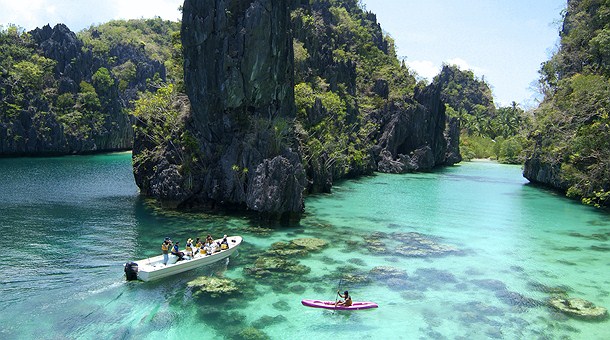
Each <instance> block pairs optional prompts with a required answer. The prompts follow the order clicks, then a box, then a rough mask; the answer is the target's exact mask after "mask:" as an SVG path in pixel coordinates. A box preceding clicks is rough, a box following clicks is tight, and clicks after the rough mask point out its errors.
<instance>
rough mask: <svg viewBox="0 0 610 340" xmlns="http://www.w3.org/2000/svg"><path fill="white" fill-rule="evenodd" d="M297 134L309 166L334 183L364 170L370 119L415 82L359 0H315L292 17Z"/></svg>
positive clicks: (371, 129)
mask: <svg viewBox="0 0 610 340" xmlns="http://www.w3.org/2000/svg"><path fill="white" fill-rule="evenodd" d="M292 23H293V27H294V32H295V40H294V55H295V79H296V86H295V97H296V106H297V121H298V126H299V129H298V132H299V133H300V136H301V138H300V139H301V143H302V146H303V149H304V151H305V161H306V162H308V163H309V166H310V167H313V168H315V169H323V170H322V171H323V172H330V173H333V174H334V175H335V176H334V177H337V178H338V177H341V176H344V175H350V174H358V173H361V172H363V171H366V170H365V167H366V165H367V164H370V161H371V159H370V155H369V153H368V151H367V150H369V149H370V148H371V146H372V143H373V142H374V141H373V140H372V138H370V136H371V134H372V133H373V132H374V131H375V130H376V129H377V128H378V126H377V125H375V123H374V122H373V121H372V120H371V119H370V117H369V115H370V114H371V113H372V112H373V111H375V110H379V109H381V108H383V106H384V105H385V104H386V103H387V101H388V100H392V99H400V98H403V97H405V96H412V95H413V89H414V88H415V85H416V81H415V78H414V77H413V76H412V75H411V74H410V72H409V70H408V69H407V68H406V67H405V66H404V64H401V63H400V62H399V60H398V58H397V57H396V53H395V51H394V45H393V41H392V39H391V38H390V37H388V36H383V34H382V32H381V29H380V28H379V25H378V24H377V21H376V17H375V15H374V14H372V13H368V12H365V11H363V10H362V8H361V7H360V6H359V4H358V1H355V0H352V1H334V0H320V1H315V2H311V3H310V4H306V5H302V6H301V7H299V8H297V9H295V10H294V11H293V13H292Z"/></svg>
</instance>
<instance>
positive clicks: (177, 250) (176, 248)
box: [172, 245, 180, 253]
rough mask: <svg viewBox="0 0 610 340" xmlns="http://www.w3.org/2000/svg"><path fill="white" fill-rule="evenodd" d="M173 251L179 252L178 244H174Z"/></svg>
mask: <svg viewBox="0 0 610 340" xmlns="http://www.w3.org/2000/svg"><path fill="white" fill-rule="evenodd" d="M172 252H174V253H179V252H180V248H178V245H175V246H174V248H173V249H172Z"/></svg>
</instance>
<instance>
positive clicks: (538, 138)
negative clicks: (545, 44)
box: [524, 0, 610, 206]
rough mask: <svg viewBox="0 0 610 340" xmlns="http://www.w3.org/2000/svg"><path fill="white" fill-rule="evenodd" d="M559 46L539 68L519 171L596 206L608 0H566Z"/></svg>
mask: <svg viewBox="0 0 610 340" xmlns="http://www.w3.org/2000/svg"><path fill="white" fill-rule="evenodd" d="M560 36H561V45H560V47H559V50H558V51H557V52H556V53H555V54H554V55H553V57H552V58H551V59H550V60H549V61H547V62H545V63H544V64H543V66H542V69H541V70H540V74H541V79H540V87H541V89H542V91H543V92H544V95H545V98H544V102H543V103H542V104H541V105H540V107H539V108H538V109H537V110H536V111H535V120H534V128H533V130H532V132H531V134H530V135H529V139H530V142H531V147H530V148H529V149H528V158H527V161H526V162H525V169H524V176H525V177H527V178H528V179H529V180H530V181H532V182H537V183H542V184H545V185H550V186H552V187H555V188H558V189H561V190H564V191H565V192H566V193H567V195H568V196H569V197H574V198H579V199H582V201H583V202H584V203H587V204H592V205H596V206H608V205H610V162H609V160H610V116H609V114H610V4H609V3H608V2H607V1H603V0H570V1H568V7H567V10H566V12H565V17H564V22H563V28H562V29H561V32H560Z"/></svg>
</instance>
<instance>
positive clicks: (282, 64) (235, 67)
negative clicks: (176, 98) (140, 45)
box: [134, 0, 306, 220]
mask: <svg viewBox="0 0 610 340" xmlns="http://www.w3.org/2000/svg"><path fill="white" fill-rule="evenodd" d="M290 25H291V23H290V10H289V4H288V2H287V1H271V0H254V1H241V0H229V1H226V0H187V1H185V3H184V7H183V20H182V31H181V38H182V45H183V50H184V73H185V87H186V89H187V94H188V97H189V102H190V111H189V113H188V114H187V115H186V116H185V117H184V122H185V127H184V129H185V130H186V131H184V134H186V135H188V136H192V137H193V138H190V139H189V142H188V148H186V147H185V145H179V147H178V148H177V147H176V146H175V144H176V143H170V144H171V145H166V146H161V148H165V150H159V149H158V148H157V147H155V146H148V145H145V143H144V142H143V141H142V139H141V138H137V136H136V141H135V143H134V157H137V156H139V155H153V156H149V157H147V158H149V160H150V161H145V162H141V164H137V165H136V164H134V165H136V166H135V167H134V172H135V173H142V174H143V175H142V176H140V178H139V180H138V181H137V184H138V186H139V187H140V189H141V192H142V193H143V194H146V195H149V196H152V197H155V198H157V199H160V200H162V201H170V202H171V203H172V205H174V206H177V207H197V208H204V209H210V210H214V209H219V208H231V209H232V208H239V209H246V210H250V211H254V212H257V213H258V214H259V215H260V216H261V217H266V218H269V219H278V220H293V219H299V218H300V215H301V213H302V212H303V207H304V203H303V191H304V189H305V185H306V178H305V171H304V169H303V166H302V161H301V155H300V151H299V149H298V143H297V140H296V136H295V134H294V126H292V124H291V122H292V120H293V119H294V118H295V106H294V105H295V104H294V92H293V91H294V90H293V87H294V84H293V82H294V80H293V77H294V75H293V62H294V60H293V55H292V36H291V29H290ZM184 134H183V135H184ZM178 143H179V142H178ZM185 150H187V151H185ZM193 150H195V151H193ZM181 152H182V153H185V152H186V153H193V154H186V155H181V154H180V153H181ZM154 155H160V156H161V157H159V156H157V157H155V156H154ZM159 158H165V159H171V161H169V163H170V166H166V167H164V169H167V171H155V169H157V170H158V168H159V167H158V164H157V163H159V161H158V160H159ZM191 163H194V164H191ZM138 165H139V166H138ZM151 183H168V185H169V186H170V187H171V188H174V187H177V188H179V189H182V191H183V192H182V193H180V192H177V193H173V194H171V195H170V196H169V197H167V196H163V195H160V194H159V191H155V190H152V188H153V186H152V185H151ZM174 184H176V185H174ZM165 187H167V185H166V186H165Z"/></svg>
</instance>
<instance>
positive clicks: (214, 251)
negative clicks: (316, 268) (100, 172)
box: [125, 235, 378, 310]
mask: <svg viewBox="0 0 610 340" xmlns="http://www.w3.org/2000/svg"><path fill="white" fill-rule="evenodd" d="M242 240H243V239H242V237H241V236H230V237H227V235H224V236H223V237H222V238H220V239H214V238H213V237H212V236H211V235H207V237H206V238H205V239H202V238H200V237H197V238H196V239H195V241H193V239H192V238H189V239H187V241H186V244H185V246H184V248H183V249H181V247H180V242H174V241H172V239H171V238H170V237H166V238H165V240H163V243H161V253H162V256H161V255H157V256H154V257H151V258H148V259H143V260H139V261H134V262H129V263H126V264H125V274H126V276H127V280H137V279H139V280H142V281H151V280H156V279H160V278H163V277H167V276H172V275H175V274H177V273H181V272H184V271H187V270H191V269H194V268H197V267H200V266H203V265H207V264H211V263H215V262H218V261H220V260H222V259H225V258H228V257H229V256H230V255H231V254H232V253H233V252H235V251H236V249H237V247H238V246H239V245H240V244H241V242H242ZM339 286H340V284H339ZM337 294H338V296H339V297H338V298H337V299H335V301H322V300H307V299H306V300H302V301H301V303H302V304H303V305H304V306H307V307H314V308H325V309H333V310H360V309H369V308H377V307H378V305H377V304H376V303H374V302H358V301H356V302H354V301H352V297H351V295H350V294H349V292H348V291H347V290H346V291H344V292H343V293H341V291H340V290H337ZM339 298H340V299H339Z"/></svg>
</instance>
